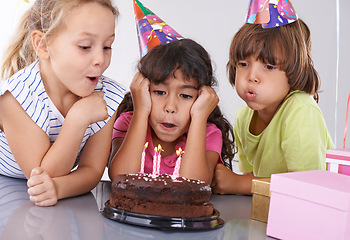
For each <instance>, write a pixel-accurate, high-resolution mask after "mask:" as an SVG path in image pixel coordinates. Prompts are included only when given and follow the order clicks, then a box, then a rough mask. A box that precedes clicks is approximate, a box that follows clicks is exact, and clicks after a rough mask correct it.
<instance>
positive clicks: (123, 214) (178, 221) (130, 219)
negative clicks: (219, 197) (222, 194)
mask: <svg viewBox="0 0 350 240" xmlns="http://www.w3.org/2000/svg"><path fill="white" fill-rule="evenodd" d="M101 213H102V215H103V216H105V217H106V218H109V219H111V220H114V221H117V222H122V223H128V224H132V225H137V226H143V227H150V228H158V229H162V230H186V231H191V230H211V229H217V228H220V227H222V226H223V225H224V220H222V219H221V218H220V217H219V216H220V213H219V211H218V210H216V209H214V212H213V215H211V216H209V217H199V218H179V217H176V218H175V217H174V218H173V217H163V216H155V215H146V214H140V213H134V212H128V211H124V210H120V209H116V208H114V207H112V206H111V205H110V204H109V200H108V201H106V203H105V207H104V209H103V210H102V212H101Z"/></svg>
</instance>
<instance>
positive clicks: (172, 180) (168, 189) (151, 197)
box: [110, 174, 213, 218]
mask: <svg viewBox="0 0 350 240" xmlns="http://www.w3.org/2000/svg"><path fill="white" fill-rule="evenodd" d="M210 195H211V188H210V186H209V185H208V184H206V183H205V182H203V181H199V180H190V179H186V178H183V177H174V176H172V175H167V174H161V175H152V174H123V175H118V176H116V178H115V179H114V180H113V182H112V193H111V195H110V205H111V206H112V207H114V208H117V209H120V210H125V211H129V212H135V213H141V214H147V215H157V216H167V217H181V218H193V217H207V216H211V215H212V214H213V204H212V203H210V202H209V198H210Z"/></svg>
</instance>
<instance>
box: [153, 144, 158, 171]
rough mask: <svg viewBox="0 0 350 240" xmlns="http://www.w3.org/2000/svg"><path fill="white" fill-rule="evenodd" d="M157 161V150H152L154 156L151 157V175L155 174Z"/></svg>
mask: <svg viewBox="0 0 350 240" xmlns="http://www.w3.org/2000/svg"><path fill="white" fill-rule="evenodd" d="M157 161H158V148H157V147H155V148H154V155H153V171H152V175H156V172H157Z"/></svg>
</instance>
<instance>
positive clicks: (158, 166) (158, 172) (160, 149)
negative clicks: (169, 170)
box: [156, 144, 163, 175]
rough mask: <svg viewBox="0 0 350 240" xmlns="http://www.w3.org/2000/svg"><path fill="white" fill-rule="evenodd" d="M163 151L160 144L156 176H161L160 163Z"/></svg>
mask: <svg viewBox="0 0 350 240" xmlns="http://www.w3.org/2000/svg"><path fill="white" fill-rule="evenodd" d="M161 151H163V149H162V146H160V144H158V157H157V170H156V175H159V174H160V162H161V160H162V155H161Z"/></svg>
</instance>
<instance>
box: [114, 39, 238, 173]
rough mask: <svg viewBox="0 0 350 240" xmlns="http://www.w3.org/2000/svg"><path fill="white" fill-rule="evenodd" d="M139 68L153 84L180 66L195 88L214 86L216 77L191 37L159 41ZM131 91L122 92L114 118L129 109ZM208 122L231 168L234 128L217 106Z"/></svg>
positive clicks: (162, 79) (205, 56)
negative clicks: (214, 128)
mask: <svg viewBox="0 0 350 240" xmlns="http://www.w3.org/2000/svg"><path fill="white" fill-rule="evenodd" d="M138 70H139V72H140V73H141V74H142V75H143V76H144V77H146V78H148V79H149V80H150V81H151V82H152V83H154V84H156V85H157V84H160V83H163V82H165V81H166V80H167V79H168V77H169V76H174V77H175V72H176V71H177V70H181V71H182V74H183V76H184V78H185V80H186V79H187V80H189V79H195V80H196V81H197V83H198V88H200V87H201V86H203V85H205V86H210V87H213V86H215V85H217V80H216V79H215V77H214V75H213V68H212V64H211V59H210V56H209V54H208V52H207V51H206V50H205V49H204V48H203V47H202V46H201V45H199V44H198V43H196V42H195V41H193V40H191V39H181V40H178V41H173V42H170V43H168V44H166V45H159V46H157V47H155V48H153V49H152V50H151V51H150V52H148V53H147V54H146V55H145V56H144V57H143V58H142V59H141V60H140V62H139V64H138ZM132 110H133V105H132V98H131V94H130V93H128V94H126V95H125V97H124V99H123V101H122V102H121V104H120V105H119V107H118V111H117V118H118V116H119V115H120V114H121V113H122V112H126V111H132ZM208 122H211V123H213V124H215V125H216V126H217V127H218V128H219V129H220V130H221V132H222V140H223V145H222V150H221V158H222V159H223V160H224V163H225V165H226V166H227V167H229V168H230V169H232V159H233V157H234V154H235V145H234V136H233V128H232V126H231V124H230V123H229V122H228V121H227V119H226V118H225V117H224V116H223V114H222V113H221V110H220V108H219V106H216V108H215V109H214V110H213V112H212V113H211V114H210V116H209V117H208Z"/></svg>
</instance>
